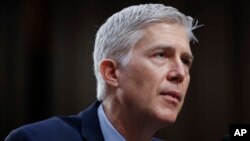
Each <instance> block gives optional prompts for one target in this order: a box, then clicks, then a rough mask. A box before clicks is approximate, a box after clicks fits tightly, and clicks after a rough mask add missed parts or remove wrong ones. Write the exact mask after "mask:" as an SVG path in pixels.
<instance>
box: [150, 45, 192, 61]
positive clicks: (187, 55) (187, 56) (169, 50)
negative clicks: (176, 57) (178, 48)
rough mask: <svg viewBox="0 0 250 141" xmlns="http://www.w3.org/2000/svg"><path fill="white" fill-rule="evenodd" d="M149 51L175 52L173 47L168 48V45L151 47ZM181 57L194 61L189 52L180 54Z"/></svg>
mask: <svg viewBox="0 0 250 141" xmlns="http://www.w3.org/2000/svg"><path fill="white" fill-rule="evenodd" d="M150 49H163V50H166V51H168V52H175V48H174V47H173V46H168V45H157V46H152V47H150ZM182 56H185V57H186V58H188V59H190V60H192V61H193V60H194V56H193V55H192V54H191V53H189V52H184V53H182Z"/></svg>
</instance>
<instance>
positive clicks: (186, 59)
mask: <svg viewBox="0 0 250 141" xmlns="http://www.w3.org/2000/svg"><path fill="white" fill-rule="evenodd" d="M181 60H182V62H183V64H185V65H186V66H188V67H189V68H191V66H192V60H191V59H189V58H182V59H181Z"/></svg>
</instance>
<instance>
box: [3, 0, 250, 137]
mask: <svg viewBox="0 0 250 141" xmlns="http://www.w3.org/2000/svg"><path fill="white" fill-rule="evenodd" d="M149 2H154V3H163V4H165V5H171V6H174V7H176V8H178V9H179V10H180V11H182V12H183V13H185V14H187V15H191V16H192V17H194V18H195V19H198V20H199V22H200V23H201V24H204V25H205V26H203V27H201V28H199V29H197V30H196V31H195V34H196V36H197V38H198V39H199V43H198V44H195V45H192V46H193V47H192V50H193V54H194V56H195V61H194V65H193V68H192V69H191V76H192V78H191V85H190V88H189V91H188V95H187V98H186V102H185V104H184V108H183V110H182V112H181V114H180V116H179V118H178V120H177V122H176V123H175V124H173V125H170V126H169V127H168V128H166V129H164V130H162V131H160V132H159V133H157V136H159V137H161V138H163V139H168V140H169V141H220V140H221V137H222V136H223V135H224V134H228V127H229V124H231V123H250V109H249V107H250V102H249V100H250V85H249V80H250V63H249V61H250V59H249V57H250V47H249V46H250V39H249V37H250V27H249V26H250V4H249V2H247V0H221V1H219V0H164V1H163V0H162V1H160V0H154V1H147V0H141V1H139V0H137V1H136V0H22V1H18V0H8V1H0V140H3V138H4V137H5V136H6V135H7V134H8V133H9V132H10V131H11V130H12V129H14V128H17V127H19V126H21V125H23V124H27V123H31V122H35V121H38V120H42V119H45V118H48V117H51V116H53V115H58V114H60V115H61V114H63V115H68V114H76V113H78V112H80V111H81V110H83V109H84V108H86V107H87V106H88V105H90V104H91V103H92V102H93V101H94V100H95V97H96V92H95V91H96V90H95V88H96V82H95V77H94V73H93V71H92V70H93V67H92V64H93V61H92V51H93V44H94V38H95V33H96V31H97V29H98V27H99V26H100V25H101V24H102V23H103V22H104V21H105V19H107V18H108V17H109V16H111V15H112V14H113V13H115V12H117V11H119V10H121V9H122V8H124V7H127V6H129V5H133V4H139V3H149Z"/></svg>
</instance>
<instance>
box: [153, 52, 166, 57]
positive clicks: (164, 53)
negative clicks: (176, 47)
mask: <svg viewBox="0 0 250 141" xmlns="http://www.w3.org/2000/svg"><path fill="white" fill-rule="evenodd" d="M154 56H155V57H157V58H166V57H167V54H166V52H164V51H159V52H157V53H155V55H154Z"/></svg>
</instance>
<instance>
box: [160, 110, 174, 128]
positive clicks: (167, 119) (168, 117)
mask: <svg viewBox="0 0 250 141" xmlns="http://www.w3.org/2000/svg"><path fill="white" fill-rule="evenodd" d="M177 115H178V114H177V113H171V112H168V113H167V114H161V115H160V116H159V118H158V119H159V120H160V121H161V122H162V123H164V124H167V125H168V124H172V123H174V122H175V121H176V119H177Z"/></svg>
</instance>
